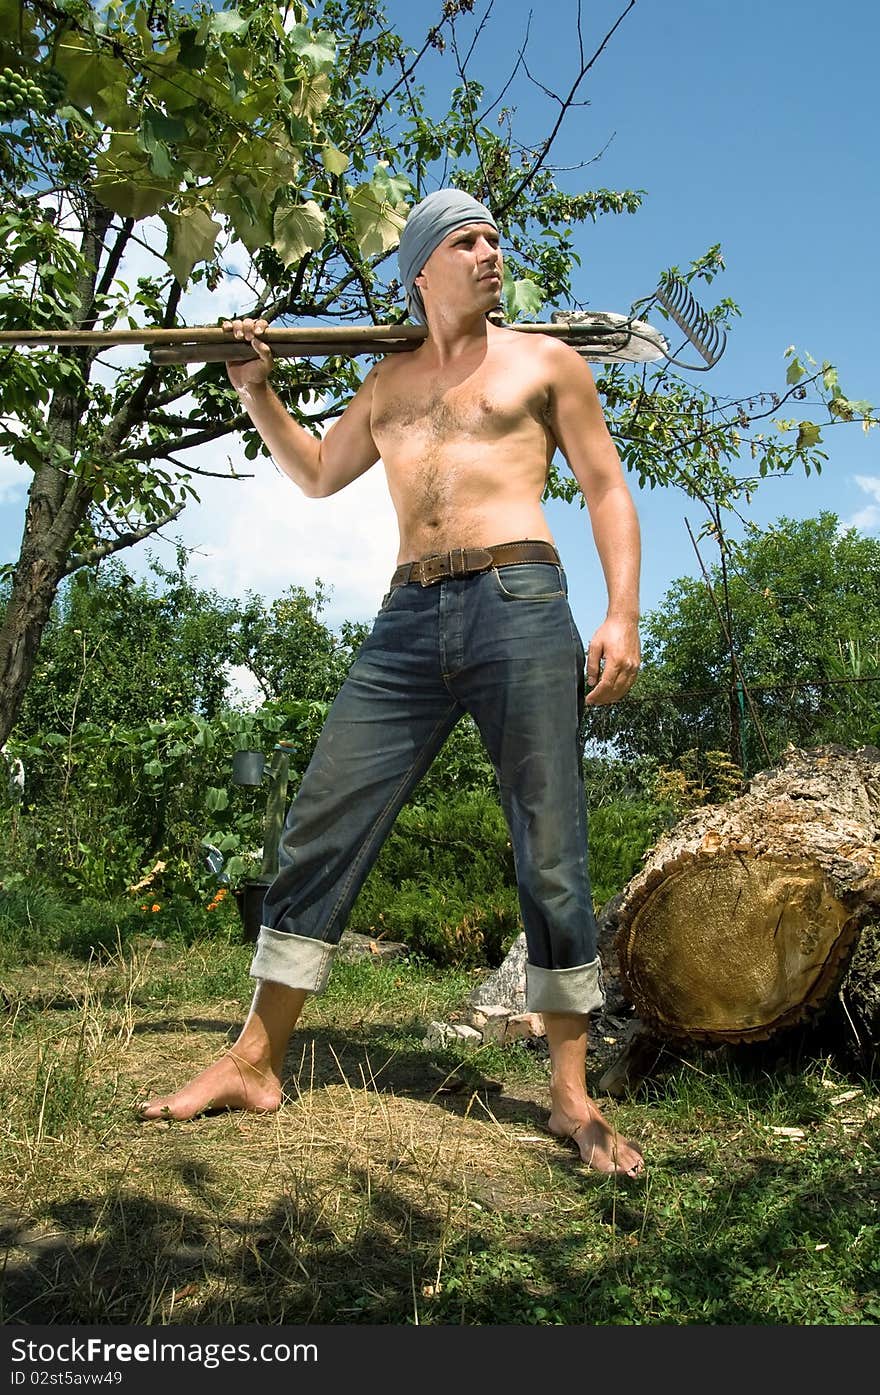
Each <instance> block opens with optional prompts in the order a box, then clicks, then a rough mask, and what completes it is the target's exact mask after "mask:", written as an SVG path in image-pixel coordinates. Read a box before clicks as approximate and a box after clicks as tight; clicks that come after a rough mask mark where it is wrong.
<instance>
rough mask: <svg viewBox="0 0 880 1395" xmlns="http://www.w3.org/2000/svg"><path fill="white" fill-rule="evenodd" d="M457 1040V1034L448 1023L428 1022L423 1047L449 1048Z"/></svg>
mask: <svg viewBox="0 0 880 1395" xmlns="http://www.w3.org/2000/svg"><path fill="white" fill-rule="evenodd" d="M457 1040H458V1033H457V1032H456V1030H455V1028H454V1027H453V1026H452V1024H451V1023H450V1022H429V1023H428V1030H427V1032H426V1033H425V1036H424V1044H425V1046H434V1047H436V1046H451V1045H452V1044H453V1042H455V1041H457Z"/></svg>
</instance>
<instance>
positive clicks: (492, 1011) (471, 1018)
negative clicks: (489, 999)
mask: <svg viewBox="0 0 880 1395" xmlns="http://www.w3.org/2000/svg"><path fill="white" fill-rule="evenodd" d="M509 1016H510V1008H506V1007H502V1006H501V1004H500V1003H487V1004H486V1005H485V1006H484V1007H479V1008H471V1010H470V1012H469V1013H468V1015H467V1020H468V1022H469V1023H470V1025H471V1026H472V1027H475V1028H476V1029H477V1031H478V1032H481V1031H482V1030H483V1029H484V1027H485V1026H486V1023H487V1022H488V1021H489V1020H490V1019H491V1018H494V1017H503V1018H506V1017H509Z"/></svg>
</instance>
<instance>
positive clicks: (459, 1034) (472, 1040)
mask: <svg viewBox="0 0 880 1395" xmlns="http://www.w3.org/2000/svg"><path fill="white" fill-rule="evenodd" d="M452 1030H453V1032H454V1033H455V1036H456V1039H457V1040H458V1043H459V1045H461V1046H471V1047H475V1046H482V1044H483V1033H482V1032H478V1031H477V1030H476V1029H475V1028H474V1027H468V1026H467V1024H466V1023H464V1022H456V1023H455V1025H454V1027H453V1029H452Z"/></svg>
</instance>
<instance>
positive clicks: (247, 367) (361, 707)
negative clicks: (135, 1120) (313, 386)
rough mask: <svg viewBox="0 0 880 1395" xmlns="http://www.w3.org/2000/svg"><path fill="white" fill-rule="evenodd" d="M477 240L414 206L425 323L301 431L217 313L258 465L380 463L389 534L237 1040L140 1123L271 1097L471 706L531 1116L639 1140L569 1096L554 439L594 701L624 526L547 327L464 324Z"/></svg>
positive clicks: (577, 989)
mask: <svg viewBox="0 0 880 1395" xmlns="http://www.w3.org/2000/svg"><path fill="white" fill-rule="evenodd" d="M499 241H500V239H499V234H498V229H497V227H496V224H495V221H494V219H493V217H492V215H491V213H490V212H489V211H488V209H486V208H484V207H483V206H482V205H480V204H478V203H477V202H476V201H475V200H474V199H472V198H470V196H469V195H467V194H463V193H461V192H460V191H458V190H452V189H447V190H440V191H438V192H437V193H436V194H432V195H429V197H428V198H427V199H424V200H422V202H421V203H420V204H418V205H417V206H416V207H415V208H414V209H413V210H412V212H411V213H410V216H409V218H408V220H407V223H406V227H405V229H404V232H403V235H402V237H401V245H400V253H399V259H400V266H401V275H402V280H403V283H404V286H405V287H406V290H407V298H408V304H409V307H410V313H411V314H412V315H413V317H414V318H417V319H420V320H422V322H423V323H427V326H428V338H427V339H426V340H425V342H424V344H422V345H420V346H419V348H418V349H416V350H414V351H412V352H409V353H402V354H401V353H399V354H391V355H389V356H388V357H386V358H385V359H384V360H383V361H382V362H380V363H378V364H377V365H376V366H375V367H374V368H373V369H372V370H371V372H370V373H369V374H368V375H367V377H366V378H365V380H364V382H363V384H362V386H361V388H360V389H359V391H358V392H357V394H356V395H355V397H354V398H353V399H352V401H351V402H350V403H349V405H348V407H347V408H346V410H345V411H344V413H343V414H342V416H341V417H340V418H339V419H338V420H337V421H336V422H335V423H334V424H333V426H332V427H331V428H330V430H329V431H328V432H327V434H326V436H325V437H324V438H323V440H318V439H316V438H315V437H313V436H312V435H311V434H310V433H309V432H307V431H306V430H305V429H304V428H303V427H302V426H300V425H298V423H297V422H295V421H294V420H293V419H292V418H291V417H290V416H289V415H288V413H287V411H286V410H285V409H284V407H283V406H282V405H281V402H280V401H279V399H278V398H277V397H276V396H275V394H274V393H273V392H272V390H271V388H270V387H269V384H268V377H269V373H270V370H271V367H272V355H271V351H270V349H269V347H268V345H267V344H266V343H265V341H263V340H261V338H260V336H261V334H263V333H264V331H265V329H266V327H267V326H266V322H265V321H264V320H250V319H246V320H236V321H235V322H234V323H232V324H229V325H228V326H227V328H228V329H229V331H230V332H231V333H232V334H233V335H234V336H235V338H236V339H244V340H247V341H248V342H249V343H251V344H252V345H253V347H254V348H255V349H256V351H257V353H258V354H259V358H258V359H257V360H256V361H255V362H250V363H245V364H230V365H229V370H228V371H229V376H230V379H231V381H232V383H233V385H234V386H235V388H236V389H237V391H238V393H239V395H240V398H241V401H242V403H243V404H244V406H245V408H246V409H247V411H248V413H249V414H250V417H251V420H252V421H253V423H254V425H255V426H256V428H257V430H258V431H259V432H260V435H261V436H262V438H263V440H264V441H265V442H266V444H267V446H268V448H269V450H270V451H271V453H272V456H273V457H274V459H275V461H276V462H277V464H278V465H279V466H280V468H281V469H282V470H283V471H284V472H285V474H287V475H288V476H289V477H290V479H291V480H292V481H293V483H294V484H296V485H298V486H299V488H300V489H301V490H302V491H303V493H304V494H306V495H307V496H308V497H309V498H325V497H327V496H328V495H330V494H335V493H336V492H337V491H338V490H340V489H344V488H345V486H346V485H347V484H350V483H351V481H352V480H354V479H357V477H358V476H359V475H362V474H364V472H365V471H366V470H369V469H370V468H371V467H372V466H373V465H375V463H376V462H377V461H378V460H379V458H380V457H381V459H382V461H383V463H384V466H385V470H386V474H387V478H388V486H389V490H390V493H391V497H392V500H393V502H394V507H395V510H396V512H397V517H398V522H399V527H400V550H399V553H398V558H397V561H398V567H397V571H396V572H395V573H394V575H393V577H392V580H391V585H390V587H389V591H388V594H387V595H386V597H385V599H384V601H383V602H382V606H381V609H380V611H379V614H378V616H377V618H376V623H375V626H374V629H373V631H372V633H371V635H370V636H369V638H368V639H367V641H366V643H365V644H364V646H363V648H362V650H361V652H360V653H359V655H358V657H357V659H356V660H355V662H354V664H353V666H352V669H351V672H350V674H349V676H348V678H347V679H346V682H345V684H344V685H343V687H342V689H341V690H340V693H339V695H338V696H337V698H336V701H335V702H334V704H333V707H332V709H331V711H330V714H329V715H328V718H327V722H326V725H325V727H324V730H323V732H322V734H321V737H320V739H319V741H318V744H317V746H316V749H315V753H314V756H313V758H312V761H311V763H310V765H309V768H308V770H307V772H306V774H305V776H304V778H303V781H302V784H301V786H300V790H299V792H298V794H297V797H296V799H295V800H294V803H293V805H292V807H291V810H290V813H289V815H288V818H287V823H286V825H285V831H284V834H283V836H282V841H281V847H280V856H279V864H280V870H279V873H278V876H277V878H276V880H275V882H274V883H273V884H272V886H271V887H270V888H269V890H268V892H267V896H266V901H265V905H264V912H263V926H262V929H261V931H260V938H259V941H258V945H257V950H256V954H255V956H254V962H253V965H252V968H251V975H252V977H254V978H256V979H257V981H258V984H257V989H256V993H255V996H254V1000H253V1005H252V1007H251V1010H250V1013H249V1015H248V1018H247V1020H246V1022H245V1024H244V1026H243V1028H242V1031H241V1034H240V1036H239V1038H238V1040H237V1041H236V1043H235V1045H234V1046H233V1047H232V1048H231V1049H230V1050H229V1051H228V1052H227V1053H226V1054H225V1055H224V1056H222V1057H221V1058H220V1059H219V1060H218V1061H215V1062H214V1063H213V1064H212V1065H210V1066H208V1068H207V1069H206V1070H204V1071H202V1072H201V1073H200V1074H199V1075H197V1076H196V1077H195V1078H194V1079H193V1080H191V1081H189V1082H188V1083H187V1084H186V1085H184V1086H183V1088H182V1089H180V1090H178V1091H177V1092H176V1093H175V1094H172V1095H169V1096H166V1097H161V1098H158V1099H155V1100H152V1101H150V1102H149V1103H148V1104H146V1105H144V1106H143V1107H142V1114H143V1117H145V1118H148V1119H157V1118H174V1119H189V1118H192V1117H193V1116H194V1115H196V1114H199V1113H201V1112H202V1111H204V1110H206V1109H211V1108H213V1109H216V1108H223V1107H226V1108H238V1109H246V1110H254V1111H270V1110H274V1109H277V1108H278V1107H279V1105H280V1103H281V1095H282V1084H281V1082H282V1069H283V1063H284V1057H285V1051H286V1047H287V1044H288V1041H289V1038H290V1035H291V1033H292V1031H293V1029H294V1026H295V1024H296V1022H297V1019H298V1018H299V1015H300V1013H301V1011H302V1008H303V1004H304V1003H305V1000H306V998H307V996H308V994H309V993H312V992H320V991H321V989H322V988H323V987H324V985H325V983H326V981H327V976H328V974H329V971H330V966H331V963H332V959H333V955H334V953H335V948H336V945H337V943H338V941H339V938H340V936H341V934H342V930H343V928H344V925H345V920H346V917H347V915H348V912H349V910H350V909H351V906H352V904H353V902H354V899H355V897H356V895H357V892H358V890H359V889H360V887H361V885H362V884H363V881H364V879H365V878H366V875H367V873H368V871H369V869H370V867H371V866H372V863H373V861H374V860H375V857H376V856H377V854H378V852H379V849H380V848H381V846H382V842H383V841H384V838H385V837H386V835H387V833H388V832H389V830H390V828H391V826H392V824H393V821H394V819H395V817H396V815H397V813H398V811H399V809H400V808H401V806H402V804H403V803H404V802H405V800H406V799H407V797H408V796H409V794H410V792H411V791H412V789H413V788H414V786H415V785H416V783H417V782H418V780H420V779H421V777H422V775H423V774H424V773H425V771H426V770H427V768H428V766H429V764H430V763H431V760H432V759H433V757H434V756H435V755H436V753H437V751H438V750H439V749H440V746H441V745H442V743H443V741H444V740H445V738H446V737H447V736H448V734H449V732H450V731H451V730H452V727H453V726H454V725H455V723H456V721H458V719H459V718H460V717H461V716H462V715H463V714H464V713H465V712H470V713H471V714H472V715H473V717H474V719H475V721H476V722H477V725H478V727H479V728H480V732H481V734H482V737H483V739H484V741H485V743H486V746H487V749H488V751H489V753H490V755H491V757H492V760H493V763H494V764H495V768H496V771H497V774H498V779H499V787H500V793H501V800H502V804H503V807H504V811H505V814H506V816H507V820H508V825H509V827H510V832H511V840H512V844H513V849H514V855H515V861H516V869H517V883H518V887H519V896H520V906H521V909H522V916H523V924H524V927H525V931H526V939H527V944H528V961H529V962H528V966H527V1006H528V1009H529V1011H534V1012H540V1013H542V1014H543V1018H544V1023H545V1028H546V1033H547V1042H548V1047H549V1052H550V1062H551V1076H550V1095H551V1102H552V1108H551V1113H550V1117H549V1120H548V1129H549V1131H550V1132H551V1133H552V1134H554V1135H556V1136H557V1137H559V1138H561V1139H565V1140H568V1141H570V1142H572V1143H573V1144H574V1145H575V1146H576V1147H577V1149H578V1151H579V1152H580V1155H581V1157H582V1159H583V1160H584V1162H586V1163H587V1164H589V1165H590V1166H592V1167H593V1168H595V1169H597V1170H599V1171H600V1172H617V1173H619V1174H622V1175H629V1176H635V1175H637V1174H638V1173H639V1172H640V1171H641V1170H642V1166H643V1163H642V1155H641V1152H640V1150H639V1149H638V1147H636V1145H635V1144H633V1143H630V1142H628V1141H626V1140H624V1139H622V1138H620V1137H619V1136H618V1135H617V1134H616V1132H615V1130H614V1129H613V1128H612V1126H611V1125H610V1124H609V1123H608V1121H607V1120H606V1119H605V1118H604V1117H603V1115H602V1114H601V1112H600V1111H599V1109H598V1107H597V1106H596V1104H595V1103H594V1102H593V1101H592V1100H591V1099H590V1098H589V1096H588V1095H587V1092H586V1080H585V1069H586V1049H587V1022H588V1016H587V1014H588V1013H589V1012H590V1011H591V1010H592V1009H594V1008H596V1007H598V1006H599V1005H600V1004H601V1002H602V991H601V986H600V981H599V961H598V958H597V954H596V923H595V918H594V916H593V909H592V902H591V897H590V888H589V880H588V876H587V867H586V811H585V807H584V789H583V780H582V774H581V766H580V758H579V748H578V726H579V719H580V715H581V712H582V706H583V701H584V666H585V655H584V650H583V646H582V644H581V640H580V637H579V636H578V634H577V631H576V629H575V627H574V624H573V621H572V619H571V612H570V610H569V607H568V601H567V595H566V587H565V575H564V572H563V571H562V568H561V566H560V564H559V559H558V555H557V554H556V551H555V548H554V546H553V539H552V536H551V533H550V529H549V527H548V525H547V521H546V519H545V517H544V514H543V511H542V508H541V496H542V493H543V489H544V485H545V482H546V478H547V470H548V466H549V464H550V461H551V459H552V457H553V454H554V452H555V451H556V449H557V448H558V449H560V450H561V451H562V453H563V454H564V456H565V457H566V459H567V461H568V463H569V465H570V467H571V469H572V471H573V473H574V476H575V478H576V479H577V481H578V484H579V485H580V488H581V490H582V491H583V494H584V498H585V500H586V503H587V507H588V510H589V515H590V520H591V524H592V529H593V536H594V539H595V544H596V547H597V550H598V553H599V558H600V561H601V563H602V568H603V572H604V575H605V580H606V585H607V590H608V612H607V615H606V618H605V620H604V621H603V623H602V624H601V625H600V627H599V629H598V630H597V631H596V633H595V635H594V636H593V638H592V640H591V642H590V646H589V661H588V663H587V664H586V682H587V685H588V686H589V689H590V691H589V693H588V695H587V696H586V702H587V703H590V704H599V703H609V702H614V701H615V700H616V699H618V698H620V697H622V696H623V694H624V693H625V692H626V691H627V690H628V689H629V687H630V686H631V684H632V682H633V680H634V678H635V675H636V673H637V671H638V666H639V638H638V574H639V528H638V521H637V517H636V513H635V509H634V506H633V502H632V499H631V497H630V493H629V490H628V488H627V486H626V483H625V480H624V478H623V472H622V470H621V466H620V461H619V458H618V455H617V451H616V449H615V447H614V444H613V442H612V440H611V437H610V436H609V434H608V430H607V427H606V424H605V419H604V415H603V412H602V408H601V405H600V402H599V398H598V394H597V392H596V388H595V385H594V383H593V378H592V374H591V373H590V370H589V368H588V367H587V365H586V364H585V363H584V362H583V360H582V359H581V358H580V357H579V356H578V354H577V353H576V352H575V351H574V350H573V349H571V348H569V347H567V346H566V345H564V344H562V343H560V342H559V341H557V340H554V339H551V338H550V337H549V336H541V335H529V336H526V335H521V334H516V333H513V332H511V331H510V330H507V329H504V328H501V327H498V326H496V325H493V324H491V323H490V322H489V321H488V320H487V318H486V314H487V312H488V311H490V310H492V309H493V308H494V307H495V306H497V305H498V302H499V299H500V296H501V286H502V257H501V250H500V245H499ZM508 540H513V541H511V542H508Z"/></svg>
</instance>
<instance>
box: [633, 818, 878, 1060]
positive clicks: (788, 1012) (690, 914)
mask: <svg viewBox="0 0 880 1395" xmlns="http://www.w3.org/2000/svg"><path fill="white" fill-rule="evenodd" d="M710 846H711V845H710ZM858 926H859V917H858V916H855V915H853V913H852V910H851V908H850V907H848V906H847V905H846V904H845V903H844V901H842V900H841V899H840V898H839V896H837V895H835V892H834V889H833V888H832V886H831V885H830V883H829V880H828V878H827V877H826V875H825V874H824V872H823V870H822V868H821V867H820V866H819V865H818V864H817V863H816V862H814V861H812V860H808V859H804V858H798V857H792V856H784V855H783V856H778V855H772V854H769V855H768V854H766V853H764V854H763V855H755V854H754V852H752V851H750V850H748V849H746V848H744V847H743V846H742V845H740V846H739V847H738V848H737V849H736V850H734V851H730V850H727V849H722V848H719V849H718V850H717V851H714V850H713V851H704V850H700V851H697V852H696V853H690V854H689V853H685V854H684V855H683V856H682V855H681V853H679V856H678V858H677V859H676V860H675V865H674V867H672V868H670V867H669V866H668V865H667V866H666V867H664V868H659V867H655V868H654V875H653V876H651V877H649V878H648V879H647V881H646V882H645V883H644V884H643V886H642V888H641V895H640V896H639V897H638V898H637V900H636V902H635V903H631V904H630V906H629V907H628V914H626V915H625V917H624V919H623V920H622V922H621V927H620V932H619V939H618V953H619V959H620V967H621V974H622V977H623V980H624V984H625V987H626V988H627V989H628V991H629V994H630V997H631V999H632V1002H633V1004H634V1006H635V1009H636V1011H637V1013H638V1015H639V1017H640V1018H641V1019H642V1021H643V1022H645V1023H647V1024H649V1025H653V1026H654V1027H656V1028H657V1029H658V1030H659V1031H661V1032H662V1033H663V1034H665V1035H670V1036H679V1037H691V1038H697V1039H703V1040H708V1041H748V1040H758V1039H760V1038H762V1037H768V1036H770V1035H772V1033H773V1032H775V1031H777V1030H778V1029H779V1028H781V1027H784V1026H788V1025H790V1024H792V1023H794V1022H796V1021H798V1020H800V1019H802V1018H803V1017H805V1016H806V1015H807V1014H808V1013H809V1012H810V1011H811V1010H812V1009H813V1008H815V1007H816V1006H818V1005H819V1004H820V1003H822V1002H823V1001H824V1000H825V999H826V998H827V997H828V995H829V993H830V992H831V991H832V989H833V987H834V985H835V983H836V982H837V980H838V978H839V976H840V974H841V972H842V969H843V967H844V965H845V963H846V959H847V956H848V953H849V950H850V949H851V947H852V943H853V940H854V938H855V936H856V934H857V932H858Z"/></svg>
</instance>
